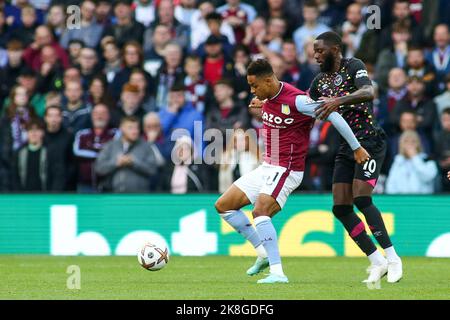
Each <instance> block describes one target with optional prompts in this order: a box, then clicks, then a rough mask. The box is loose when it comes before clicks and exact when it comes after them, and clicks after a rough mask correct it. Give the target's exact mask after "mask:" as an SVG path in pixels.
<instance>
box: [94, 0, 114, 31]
mask: <svg viewBox="0 0 450 320" xmlns="http://www.w3.org/2000/svg"><path fill="white" fill-rule="evenodd" d="M112 7H113V3H112V2H111V1H109V0H99V1H97V7H96V8H95V20H96V21H97V23H98V24H101V25H102V26H104V27H105V28H106V27H109V26H110V25H112V18H113V17H112V16H111V11H112Z"/></svg>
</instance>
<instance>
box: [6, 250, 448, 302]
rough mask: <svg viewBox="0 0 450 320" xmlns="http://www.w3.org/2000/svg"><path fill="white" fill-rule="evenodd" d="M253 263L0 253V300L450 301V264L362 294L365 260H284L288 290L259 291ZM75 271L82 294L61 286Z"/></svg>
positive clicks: (420, 265) (409, 264)
mask: <svg viewBox="0 0 450 320" xmlns="http://www.w3.org/2000/svg"><path fill="white" fill-rule="evenodd" d="M253 261H254V259H253V258H243V257H242V258H241V257H226V256H208V257H171V260H170V261H169V264H168V265H167V266H166V268H164V269H163V270H161V271H157V272H150V271H147V270H145V269H143V268H142V267H141V266H140V265H139V264H138V262H137V259H136V257H49V256H17V255H16V256H8V255H0V270H1V272H0V299H152V300H155V299H158V300H163V299H177V300H178V299H180V300H183V299H218V300H222V299H268V300H272V299H283V300H289V299H295V300H297V299H370V300H372V299H450V272H449V271H450V259H431V258H404V260H403V264H404V278H403V280H402V281H400V282H399V283H396V284H390V283H387V282H386V279H385V278H384V279H383V281H382V287H381V289H380V290H368V289H367V288H366V286H365V284H363V283H361V280H363V279H365V277H366V274H365V269H366V267H367V265H368V264H367V259H365V258H300V257H299V258H284V259H283V263H284V270H285V272H286V274H287V275H288V277H289V280H290V283H289V284H277V285H257V284H256V281H257V280H258V279H259V278H261V277H262V275H261V276H255V277H249V276H247V275H246V274H245V271H246V269H247V268H248V267H249V266H250V265H251V264H252V263H253ZM70 265H78V266H79V267H80V270H81V289H80V290H73V289H72V290H69V289H68V288H67V284H66V282H67V278H68V277H69V276H70V275H69V274H67V273H66V271H67V267H68V266H70Z"/></svg>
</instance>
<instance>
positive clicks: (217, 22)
mask: <svg viewBox="0 0 450 320" xmlns="http://www.w3.org/2000/svg"><path fill="white" fill-rule="evenodd" d="M205 20H206V24H207V25H208V29H209V34H210V35H213V36H215V37H217V38H219V39H221V42H222V48H223V50H224V51H225V53H226V55H228V56H230V55H231V51H232V49H233V44H234V42H235V39H234V34H233V37H232V38H231V39H230V38H229V37H227V36H226V35H224V34H222V32H221V25H222V16H221V15H220V14H218V13H217V12H211V13H209V14H207V15H206V17H205ZM206 40H207V38H206V39H205V41H203V42H202V43H200V45H199V46H198V48H197V49H196V54H197V55H199V56H200V57H204V56H205V55H206V52H205V43H206Z"/></svg>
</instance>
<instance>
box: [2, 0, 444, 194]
mask: <svg viewBox="0 0 450 320" xmlns="http://www.w3.org/2000/svg"><path fill="white" fill-rule="evenodd" d="M372 4H376V5H378V6H379V8H380V9H381V11H380V18H381V29H370V28H368V27H367V26H368V25H369V24H367V23H366V22H367V20H371V19H373V15H372V14H373V12H372V11H371V10H370V8H369V6H370V5H372ZM70 5H78V6H79V8H80V12H81V20H80V21H76V18H77V17H76V15H75V16H74V15H72V14H71V13H72V12H75V11H76V8H75V11H71V10H72V9H71V8H69V13H68V11H67V7H68V6H70ZM77 22H79V25H78V27H76V28H73V25H74V24H76V23H77ZM369 22H370V21H369ZM449 26H450V1H448V0H426V1H425V0H393V1H387V0H386V1H383V0H380V1H371V0H355V1H351V0H334V1H333V0H329V1H328V0H316V1H308V0H259V1H258V0H255V1H248V2H243V1H239V0H226V1H225V0H211V1H203V0H174V1H172V0H135V1H131V0H130V1H127V0H119V1H101V0H86V1H77V0H66V1H64V0H54V1H50V0H15V1H14V0H13V1H3V0H0V119H1V120H0V121H1V125H0V192H81V193H93V192H144V193H145V192H170V193H186V192H219V191H220V192H222V191H224V190H225V189H226V188H227V187H228V186H229V185H230V184H231V183H232V182H233V181H234V180H235V179H236V178H238V177H239V176H241V175H243V174H245V173H247V172H248V171H250V170H252V169H254V168H255V167H256V166H257V165H258V163H259V162H260V161H261V152H263V150H261V148H255V146H256V145H258V143H259V142H258V141H259V139H254V138H252V137H248V136H246V135H245V134H244V133H243V131H244V130H247V129H251V128H253V129H255V131H256V132H258V130H259V129H260V128H261V127H262V121H261V116H260V113H259V110H257V109H256V110H249V109H248V108H247V106H248V102H249V101H250V99H251V98H252V97H251V95H250V94H249V88H248V85H247V83H246V77H245V72H246V66H247V65H248V64H249V62H250V61H252V59H256V58H259V57H265V58H267V59H268V60H269V61H270V63H271V64H272V66H273V68H274V71H275V73H276V75H277V76H278V78H279V79H281V80H282V81H285V82H288V83H291V84H293V85H295V86H296V87H298V88H299V89H301V90H304V91H307V90H308V88H309V85H310V84H311V81H312V80H313V78H314V77H315V75H316V74H317V73H318V72H319V70H318V65H317V64H316V63H315V61H314V58H313V45H312V43H313V40H314V38H315V37H316V36H317V35H319V34H320V33H322V32H324V31H328V30H334V31H336V32H338V33H340V34H341V35H342V39H343V42H344V45H345V46H344V52H343V55H344V57H352V56H355V57H357V58H359V59H362V60H363V62H364V63H365V64H366V66H367V69H368V71H369V74H370V77H371V79H372V80H373V84H374V86H375V89H376V92H377V96H376V99H375V101H374V113H375V116H376V118H377V120H378V123H379V124H380V125H381V126H382V127H383V128H384V130H385V131H386V133H387V134H388V136H389V150H388V154H387V157H386V161H385V165H384V167H383V169H382V175H381V177H380V180H379V182H378V184H377V187H376V192H378V193H392V194H395V193H410V194H420V193H425V194H426V193H428V194H430V193H437V192H448V191H450V184H449V183H448V181H447V179H445V178H444V173H445V172H447V171H448V170H450V33H449ZM195 121H201V122H202V128H201V130H203V131H206V130H208V129H216V131H215V132H219V131H220V132H222V133H223V134H224V137H225V130H226V129H237V130H235V131H234V133H233V135H232V136H231V139H229V141H228V143H225V142H224V146H223V147H224V151H223V153H221V154H220V155H219V156H220V158H221V159H222V160H223V161H220V163H216V164H205V163H198V162H196V161H194V159H195V158H196V157H199V156H200V157H201V152H200V153H199V152H194V151H195V150H198V149H197V148H194V142H193V140H192V138H190V137H193V135H194V131H195V130H197V129H196V128H194V122H195ZM175 129H184V132H185V134H184V135H178V136H177V137H176V139H175V138H173V137H172V132H173V131H174V130H175ZM238 129H242V130H238ZM217 130H218V131H217ZM339 139H340V137H339V134H338V133H337V132H336V130H335V129H334V128H333V127H332V126H330V124H329V123H326V122H319V121H317V123H316V124H315V126H314V128H313V131H312V133H311V138H310V149H309V154H308V158H307V170H306V172H305V178H304V181H303V183H302V186H301V187H300V190H308V191H316V192H326V191H329V190H331V182H332V181H331V179H332V171H333V163H334V157H335V155H336V152H337V148H338V145H339ZM205 148H207V143H203V144H202V145H201V146H200V148H199V149H200V150H202V149H205ZM225 160H226V161H225Z"/></svg>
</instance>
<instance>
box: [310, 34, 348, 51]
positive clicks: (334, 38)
mask: <svg viewBox="0 0 450 320" xmlns="http://www.w3.org/2000/svg"><path fill="white" fill-rule="evenodd" d="M316 40H323V42H325V44H326V45H328V46H338V47H339V49H340V50H341V51H342V39H341V36H340V35H338V34H337V33H336V32H334V31H327V32H324V33H321V34H320V35H319V36H318V37H317V38H316Z"/></svg>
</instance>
